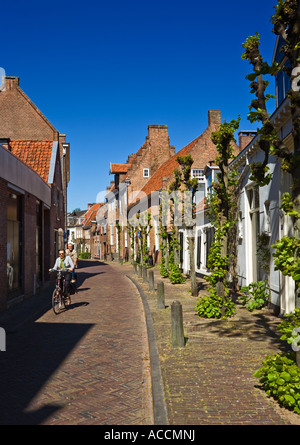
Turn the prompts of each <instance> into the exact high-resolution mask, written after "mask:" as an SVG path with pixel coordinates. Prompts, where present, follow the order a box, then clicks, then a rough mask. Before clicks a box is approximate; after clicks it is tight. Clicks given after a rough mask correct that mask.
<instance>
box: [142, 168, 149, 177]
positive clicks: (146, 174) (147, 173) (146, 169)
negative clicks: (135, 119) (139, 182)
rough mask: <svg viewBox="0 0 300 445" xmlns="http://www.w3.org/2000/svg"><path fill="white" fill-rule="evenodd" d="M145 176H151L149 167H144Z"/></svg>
mask: <svg viewBox="0 0 300 445" xmlns="http://www.w3.org/2000/svg"><path fill="white" fill-rule="evenodd" d="M143 176H144V178H149V176H150V175H149V168H143Z"/></svg>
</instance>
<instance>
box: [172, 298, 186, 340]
mask: <svg viewBox="0 0 300 445" xmlns="http://www.w3.org/2000/svg"><path fill="white" fill-rule="evenodd" d="M171 318H172V346H173V347H174V348H183V347H184V333H183V318H182V305H181V303H180V302H179V301H173V303H172V306H171Z"/></svg>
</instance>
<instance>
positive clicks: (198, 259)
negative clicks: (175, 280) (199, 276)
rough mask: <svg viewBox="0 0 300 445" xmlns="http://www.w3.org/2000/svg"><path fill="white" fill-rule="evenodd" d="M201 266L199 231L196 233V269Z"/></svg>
mask: <svg viewBox="0 0 300 445" xmlns="http://www.w3.org/2000/svg"><path fill="white" fill-rule="evenodd" d="M200 266H201V231H200V230H198V233H197V269H200Z"/></svg>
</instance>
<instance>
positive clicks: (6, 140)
mask: <svg viewBox="0 0 300 445" xmlns="http://www.w3.org/2000/svg"><path fill="white" fill-rule="evenodd" d="M9 144H10V138H0V145H2V147H4V148H6V149H7V150H9V151H11V148H10V145H9Z"/></svg>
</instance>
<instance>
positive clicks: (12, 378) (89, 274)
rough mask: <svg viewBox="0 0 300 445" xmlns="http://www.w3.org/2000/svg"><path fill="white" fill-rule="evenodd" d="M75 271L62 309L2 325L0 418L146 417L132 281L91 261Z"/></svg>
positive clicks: (145, 371)
mask: <svg viewBox="0 0 300 445" xmlns="http://www.w3.org/2000/svg"><path fill="white" fill-rule="evenodd" d="M78 277H79V278H78V284H79V288H78V293H77V294H76V295H74V296H73V298H72V306H71V308H70V309H69V310H67V311H66V312H64V313H61V314H59V315H55V314H54V312H53V311H52V309H49V310H47V311H46V312H45V313H44V315H43V316H41V317H40V318H38V319H37V320H36V321H35V322H29V323H26V324H24V325H22V326H21V327H19V328H17V329H16V330H13V331H12V332H10V331H9V327H7V350H6V352H4V353H2V354H1V356H0V360H1V366H0V381H1V402H0V403H1V410H0V411H1V420H0V422H1V424H50V425H55V424H59V425H63V424H78V425H80V424H85V425H88V424H118V425H122V424H125V425H142V424H145V423H147V424H149V423H152V411H151V388H150V374H149V356H148V345H147V335H146V330H145V323H144V313H143V306H142V303H141V300H140V298H139V295H138V292H137V290H136V288H135V286H134V285H133V284H132V283H131V282H130V281H129V280H128V279H127V278H126V277H124V276H123V275H122V274H119V273H115V272H114V270H113V269H112V268H111V267H110V266H109V265H104V264H101V263H98V262H90V263H88V267H83V268H81V269H80V270H79V272H78ZM48 294H49V301H50V299H51V291H49V292H48Z"/></svg>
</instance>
